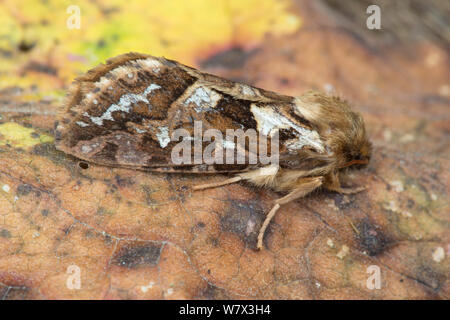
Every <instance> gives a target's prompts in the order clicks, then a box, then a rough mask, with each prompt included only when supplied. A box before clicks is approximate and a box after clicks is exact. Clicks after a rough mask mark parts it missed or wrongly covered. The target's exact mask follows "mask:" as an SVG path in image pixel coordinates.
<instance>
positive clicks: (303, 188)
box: [257, 177, 323, 250]
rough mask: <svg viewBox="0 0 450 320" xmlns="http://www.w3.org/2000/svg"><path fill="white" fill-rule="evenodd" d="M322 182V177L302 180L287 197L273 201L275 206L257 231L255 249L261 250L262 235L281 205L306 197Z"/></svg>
mask: <svg viewBox="0 0 450 320" xmlns="http://www.w3.org/2000/svg"><path fill="white" fill-rule="evenodd" d="M322 182H323V177H315V178H303V179H301V180H300V181H299V184H298V186H297V188H296V189H294V190H293V191H292V192H291V193H289V194H288V195H286V196H284V197H282V198H280V199H277V200H275V205H274V206H273V208H272V209H271V210H270V211H269V213H268V214H267V217H266V219H265V220H264V223H263V225H262V227H261V229H259V234H258V244H257V248H258V249H259V250H261V249H262V248H263V237H264V233H265V232H266V229H267V227H268V225H269V223H270V221H271V220H272V218H273V217H274V216H275V213H276V212H277V211H278V209H280V206H281V205H282V204H286V203H288V202H291V201H294V200H296V199H299V198H302V197H304V196H306V195H307V194H308V193H310V192H311V191H313V190H315V189H317V188H318V187H320V186H321V185H322Z"/></svg>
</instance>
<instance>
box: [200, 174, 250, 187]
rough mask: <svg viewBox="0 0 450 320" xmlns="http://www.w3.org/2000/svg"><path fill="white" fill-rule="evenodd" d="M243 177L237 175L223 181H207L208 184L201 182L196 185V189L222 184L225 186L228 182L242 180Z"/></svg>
mask: <svg viewBox="0 0 450 320" xmlns="http://www.w3.org/2000/svg"><path fill="white" fill-rule="evenodd" d="M241 180H242V177H240V176H236V177H233V178H230V179H227V180H225V181H221V182H214V183H206V184H201V185H198V186H194V188H193V189H194V190H203V189H209V188H216V187H221V186H225V185H227V184H232V183H235V182H238V181H241Z"/></svg>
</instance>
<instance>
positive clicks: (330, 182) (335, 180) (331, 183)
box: [324, 172, 366, 194]
mask: <svg viewBox="0 0 450 320" xmlns="http://www.w3.org/2000/svg"><path fill="white" fill-rule="evenodd" d="M324 187H325V188H327V189H328V190H330V191H335V192H337V193H342V194H353V193H358V192H361V191H364V190H365V189H366V187H353V188H343V187H341V182H340V181H339V176H338V174H337V172H332V173H330V174H329V175H328V176H327V177H326V181H325V184H324Z"/></svg>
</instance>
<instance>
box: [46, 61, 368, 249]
mask: <svg viewBox="0 0 450 320" xmlns="http://www.w3.org/2000/svg"><path fill="white" fill-rule="evenodd" d="M199 122H200V123H201V125H202V127H201V130H202V132H206V131H207V130H211V129H213V130H216V131H214V132H216V133H222V134H223V135H226V132H227V130H229V129H233V130H239V129H241V130H242V131H244V130H254V131H255V132H257V133H258V138H257V139H258V140H259V141H258V143H259V142H261V141H263V139H262V138H264V137H266V138H267V140H266V141H265V142H264V141H263V143H262V144H259V146H260V147H262V146H266V147H267V148H268V149H267V148H266V151H267V150H268V153H270V152H272V153H273V152H274V149H273V148H271V146H272V144H271V143H272V141H274V140H275V139H274V138H275V137H277V140H278V145H277V155H278V157H277V162H276V163H275V164H274V163H270V164H267V163H263V161H259V160H258V159H259V158H257V160H256V163H255V162H253V163H250V161H248V160H249V159H250V158H251V155H252V154H253V155H254V154H255V152H256V153H259V152H261V151H260V150H262V148H258V149H257V150H256V151H255V150H254V149H253V150H250V147H249V143H247V142H248V141H247V140H248V139H247V140H245V139H244V140H243V141H244V143H240V144H239V147H240V150H241V151H242V154H244V160H245V161H244V162H243V163H220V162H219V161H218V162H217V163H214V162H213V163H211V161H209V162H208V161H206V160H204V159H203V160H201V161H198V158H196V159H194V160H196V161H191V162H189V161H185V162H184V163H180V162H179V161H178V160H174V157H173V150H174V149H175V148H176V147H177V146H178V145H179V143H180V140H179V139H178V140H177V139H174V134H175V133H176V132H179V131H180V130H184V131H183V132H187V133H189V134H194V138H192V136H190V138H189V139H188V137H186V139H184V138H183V141H185V142H186V141H187V143H190V144H191V145H193V144H194V145H195V144H196V147H197V149H198V150H195V151H194V152H193V153H192V154H191V155H188V157H187V158H188V159H189V160H191V159H192V158H195V156H196V155H198V154H199V153H202V152H204V151H205V150H206V148H208V146H209V145H211V143H213V142H216V139H212V138H211V139H210V140H208V141H196V138H195V130H196V128H195V123H199ZM242 131H241V132H242ZM235 141H236V140H233V141H226V147H227V148H228V147H230V144H231V146H232V147H236V146H237V145H238V143H236V142H235ZM246 141H247V142H246ZM241 142H242V141H241ZM55 144H56V148H57V149H58V150H61V151H64V152H66V153H68V154H71V155H73V156H75V157H77V158H79V159H82V160H85V161H87V162H91V163H95V164H99V165H106V166H120V167H125V168H134V169H140V170H148V171H154V172H164V173H184V174H186V173H188V174H209V173H212V174H219V173H228V174H232V175H233V176H232V177H231V178H229V179H225V180H224V181H222V182H219V183H210V184H205V185H199V186H196V187H194V190H202V189H205V188H212V187H219V186H224V185H227V184H231V183H236V182H238V181H246V182H249V183H251V184H253V185H255V186H257V187H264V188H269V189H272V190H273V191H276V192H279V193H284V194H285V195H284V196H282V197H280V198H279V199H278V200H276V201H275V202H274V205H273V207H272V209H271V210H270V212H269V213H268V214H267V216H266V218H265V220H264V222H263V224H262V226H261V228H260V230H259V234H258V237H257V248H258V249H262V248H263V237H264V233H265V230H266V228H267V226H268V225H269V223H270V221H271V219H272V218H273V217H274V215H275V213H276V212H277V210H278V209H279V208H280V206H281V205H283V204H286V203H288V202H290V201H294V200H296V199H299V198H302V197H304V196H305V195H307V194H308V193H310V192H312V191H313V190H316V189H319V188H325V189H328V190H332V191H335V192H339V193H355V192H359V191H361V190H363V189H364V188H344V187H342V186H341V184H340V180H339V174H340V172H341V171H342V169H344V168H348V167H360V166H365V165H367V164H368V162H369V160H370V157H371V143H370V142H369V140H368V137H367V134H366V130H365V126H364V121H363V118H362V117H361V115H359V114H358V113H356V112H354V111H352V110H351V109H350V107H349V105H348V104H347V103H346V102H345V101H343V100H341V99H340V98H338V97H334V96H328V95H325V94H322V93H319V92H308V93H305V94H303V95H301V96H298V97H290V96H286V95H282V94H278V93H275V92H271V91H267V90H263V89H260V88H256V87H253V86H250V85H246V84H243V83H238V82H233V81H230V80H226V79H223V78H221V77H217V76H214V75H211V74H208V73H204V72H200V71H199V70H196V69H194V68H191V67H188V66H186V65H183V64H181V63H178V62H176V61H172V60H169V59H165V58H158V57H153V56H150V55H146V54H140V53H128V54H124V55H120V56H117V57H115V58H111V59H109V60H108V61H107V63H106V64H101V65H99V66H97V67H95V68H93V69H91V70H89V71H88V72H87V73H86V74H84V75H82V76H80V77H78V78H77V79H75V81H74V82H73V84H72V85H71V87H70V88H69V92H68V95H67V98H66V102H65V104H64V107H63V108H61V112H60V114H59V115H58V119H57V121H56V124H55ZM224 144H225V143H224V142H223V141H222V145H224ZM217 145H218V143H217V144H216V146H217ZM194 149H195V148H194ZM236 149H238V147H236ZM216 151H217V149H215V148H213V152H212V153H211V154H213V155H214V154H215V152H216ZM226 151H228V150H226ZM233 152H235V153H236V152H237V151H236V150H233ZM217 154H218V153H217ZM219 158H220V157H219ZM200 159H202V158H200Z"/></svg>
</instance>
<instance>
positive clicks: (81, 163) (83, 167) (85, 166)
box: [78, 161, 89, 170]
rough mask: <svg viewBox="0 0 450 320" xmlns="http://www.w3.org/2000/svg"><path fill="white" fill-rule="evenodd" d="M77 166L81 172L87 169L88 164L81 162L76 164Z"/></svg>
mask: <svg viewBox="0 0 450 320" xmlns="http://www.w3.org/2000/svg"><path fill="white" fill-rule="evenodd" d="M78 166H79V167H80V168H81V169H83V170H86V169H89V164H88V163H86V162H83V161H80V162H78Z"/></svg>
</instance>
